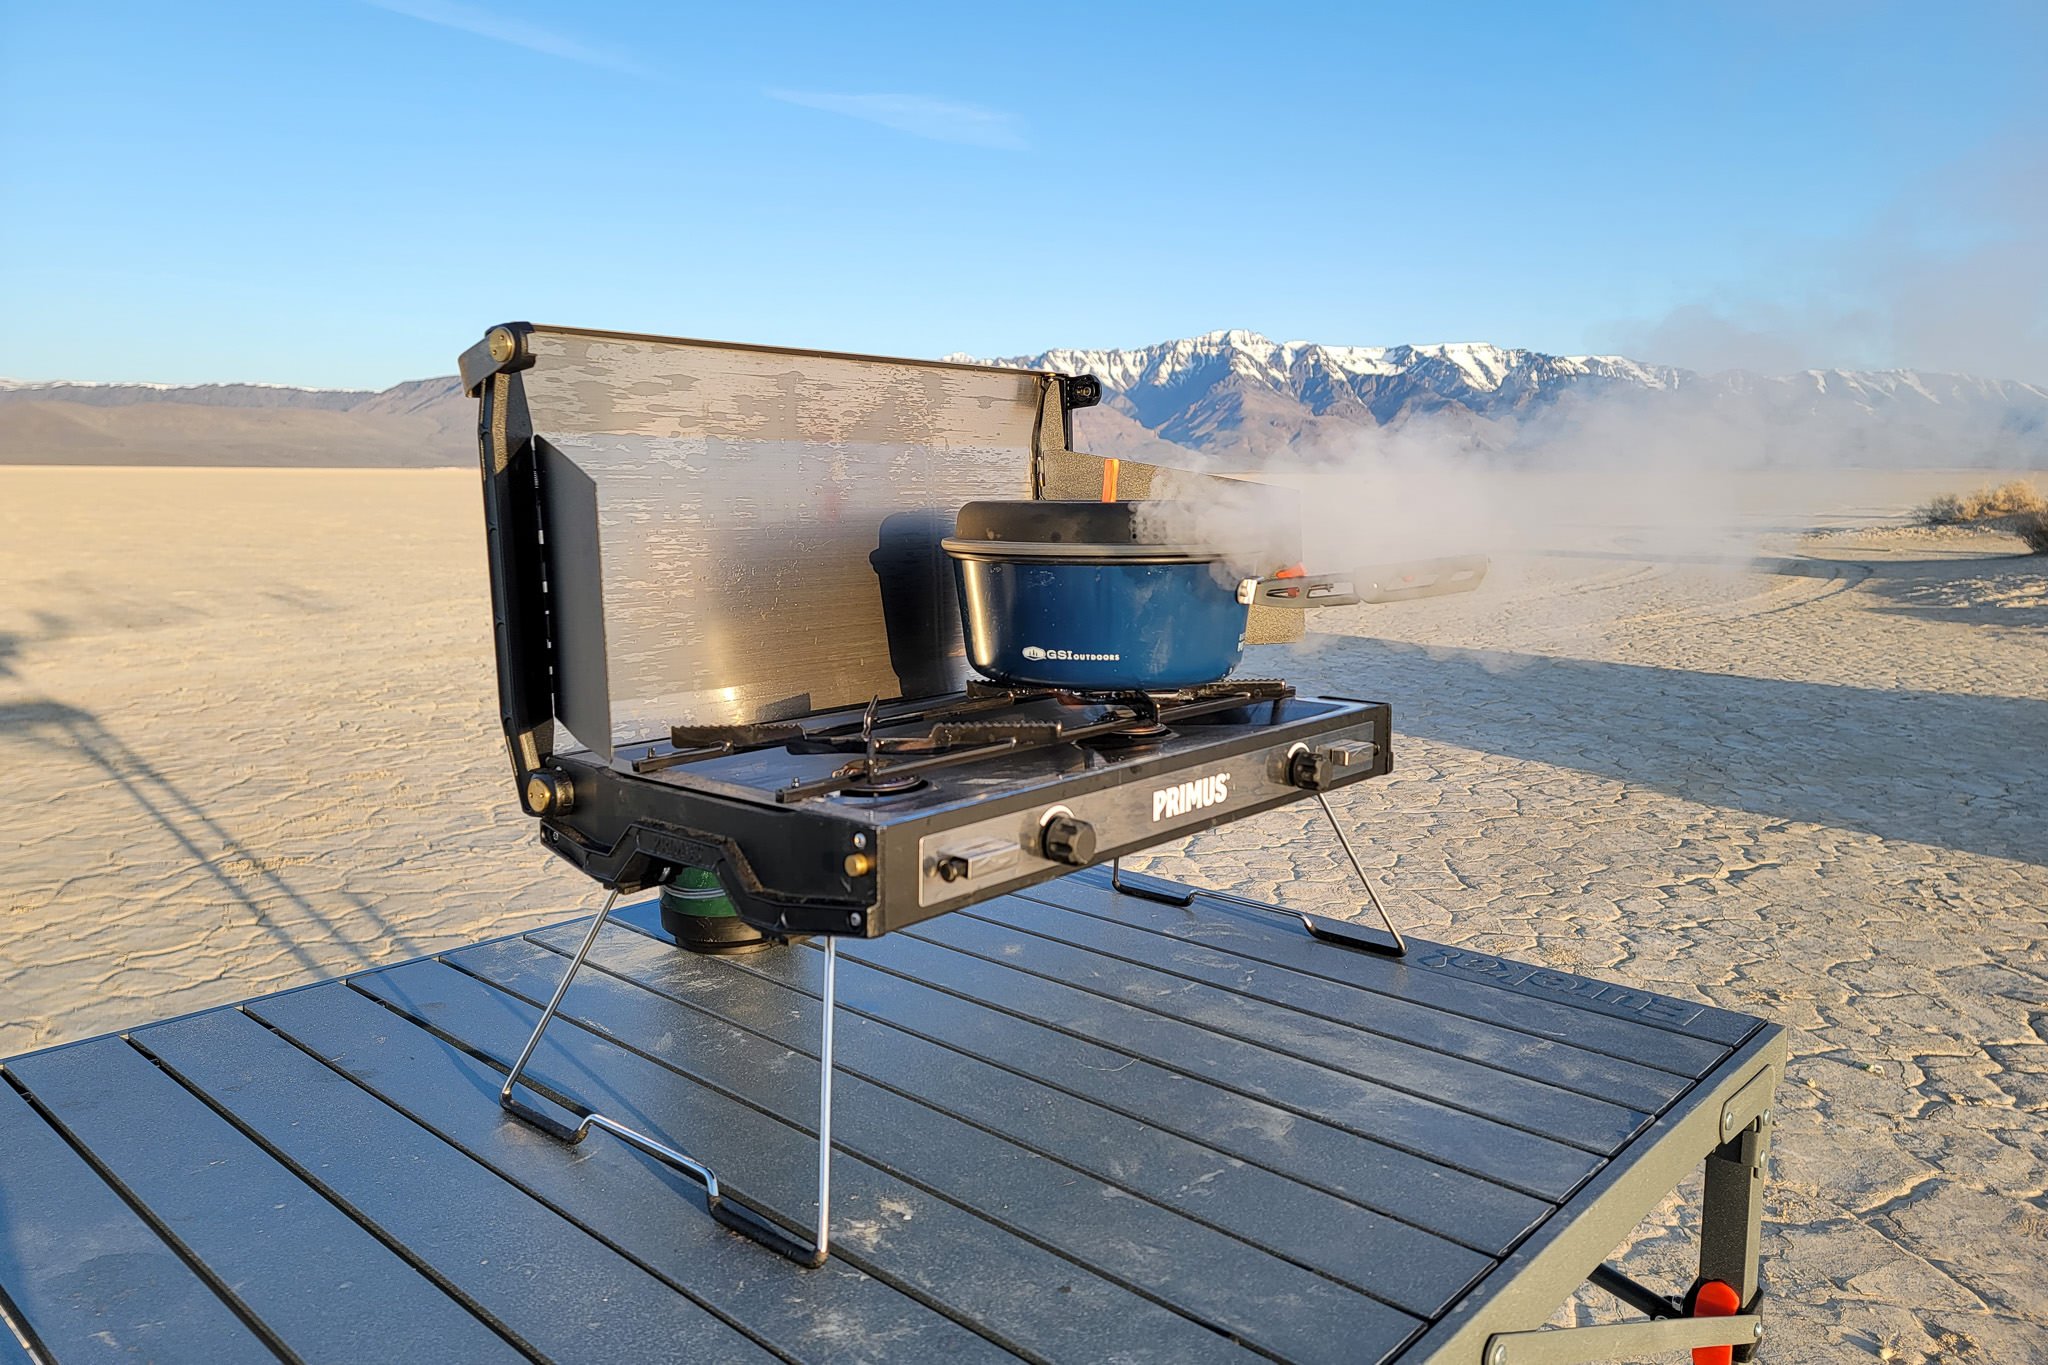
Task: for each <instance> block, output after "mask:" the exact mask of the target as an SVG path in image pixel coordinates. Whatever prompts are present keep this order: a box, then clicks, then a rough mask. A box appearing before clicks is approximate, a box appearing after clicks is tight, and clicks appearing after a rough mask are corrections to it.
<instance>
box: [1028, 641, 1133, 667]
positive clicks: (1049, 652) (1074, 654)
mask: <svg viewBox="0 0 2048 1365" xmlns="http://www.w3.org/2000/svg"><path fill="white" fill-rule="evenodd" d="M1024 657H1025V658H1027V659H1029V660H1031V661H1032V662H1033V663H1037V662H1038V661H1039V660H1040V659H1071V660H1076V661H1078V662H1082V663H1105V664H1113V663H1118V662H1120V661H1122V659H1123V657H1124V656H1123V655H1121V654H1083V653H1081V652H1080V651H1078V650H1073V649H1040V648H1039V647H1038V646H1037V645H1026V646H1024Z"/></svg>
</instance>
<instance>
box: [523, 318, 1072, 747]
mask: <svg viewBox="0 0 2048 1365" xmlns="http://www.w3.org/2000/svg"><path fill="white" fill-rule="evenodd" d="M529 346H530V348H531V350H532V353H533V356H534V364H533V367H532V368H531V369H529V370H527V371H525V373H524V375H523V379H524V382H525V387H526V396H527V403H528V407H529V409H530V410H531V413H532V417H533V428H534V432H535V434H536V435H537V436H538V437H539V438H540V440H541V441H542V442H543V443H544V450H545V452H546V460H545V461H544V465H543V475H542V477H543V482H544V484H545V485H547V487H546V488H545V489H544V496H545V497H546V501H547V503H548V507H549V520H550V529H549V535H550V539H551V542H554V543H551V544H550V546H549V547H548V554H547V563H548V573H549V577H550V583H549V594H548V595H549V601H550V604H551V610H552V611H553V613H554V614H555V616H556V618H557V619H555V620H553V622H552V623H551V629H550V633H551V635H552V637H553V640H554V642H555V654H556V688H557V692H558V703H559V713H560V716H561V719H562V721H563V723H564V724H565V726H566V727H567V728H568V729H569V730H570V731H571V733H572V734H573V735H574V736H575V738H576V740H577V741H578V742H579V743H581V744H582V745H584V746H586V747H588V748H591V749H594V750H597V751H599V752H601V753H604V754H606V755H609V754H610V753H611V751H612V749H613V747H614V746H616V745H620V744H627V743H633V742H637V741H643V740H649V739H656V738H665V737H666V736H667V734H668V728H669V727H670V726H671V725H731V724H749V723H753V722H758V721H766V720H777V719H784V718H788V717H791V716H795V715H799V714H802V713H803V712H806V711H812V710H818V709H823V708H827V707H832V706H841V705H848V704H852V703H856V702H862V701H866V700H867V699H868V698H869V697H871V696H874V695H876V694H878V693H879V694H880V695H882V696H885V697H892V696H914V695H921V694H925V693H930V692H937V691H944V690H947V689H949V688H954V687H958V686H960V685H961V682H962V681H963V679H964V678H965V676H966V672H967V670H966V664H965V658H964V652H963V649H962V645H961V638H960V624H959V608H958V599H957V596H956V593H955V589H954V585H953V577H952V566H951V564H950V563H949V562H948V561H947V559H946V557H945V555H944V553H943V552H942V551H941V550H940V548H939V545H938V542H939V540H940V539H941V538H943V537H944V536H946V535H949V534H951V531H952V525H953V516H954V513H955V511H956V510H957V509H958V508H959V506H960V505H961V504H962V503H964V502H969V501H972V500H973V499H976V498H1020V497H1029V496H1030V494H1031V470H1032V450H1033V444H1034V439H1035V438H1037V437H1039V436H1040V435H1044V436H1045V437H1046V440H1047V444H1049V445H1050V444H1053V443H1055V442H1056V440H1057V436H1056V434H1053V433H1047V432H1045V431H1044V429H1043V424H1044V419H1043V417H1042V411H1043V410H1044V408H1045V406H1046V391H1047V388H1048V387H1049V386H1048V385H1047V384H1046V383H1045V381H1044V379H1043V378H1042V377H1041V376H1039V375H1036V374H1031V373H1027V372H1023V371H999V370H983V369H971V368H960V367H950V366H944V365H931V364H919V363H915V362H907V361H891V360H871V359H864V358H855V357H847V356H827V355H810V354H804V353H800V352H782V351H768V350H753V349H748V348H740V347H725V346H718V345H712V344H705V343H697V342H679V341H667V340H658V339H653V338H633V337H615V336H601V335H589V334H583V333H577V332H567V331H554V330H549V329H546V328H541V329H537V330H536V331H535V332H534V333H533V335H532V336H531V338H530V340H529ZM1050 408H1051V411H1052V412H1053V413H1054V417H1053V421H1054V422H1055V423H1056V422H1057V415H1056V414H1057V404H1056V400H1055V401H1054V402H1053V403H1052V404H1051V405H1050Z"/></svg>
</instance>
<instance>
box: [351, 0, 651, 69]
mask: <svg viewBox="0 0 2048 1365" xmlns="http://www.w3.org/2000/svg"><path fill="white" fill-rule="evenodd" d="M363 3H364V4H366V5H370V6H373V7H374V8H377V9H381V10H389V11H390V12H391V13H393V14H402V15H404V16H405V17H406V18H408V19H418V20H419V21H420V22H421V23H426V24H434V25H437V26H439V27H441V28H452V29H454V30H455V31H456V32H458V33H473V34H475V35H476V36H477V37H479V38H489V39H490V40H491V41H492V42H497V43H509V44H510V45H511V46H513V47H523V48H525V49H526V50H527V51H528V52H538V53H540V54H542V55H543V56H547V57H559V58H561V59H562V60H563V61H565V62H578V63H581V64H582V65H584V66H597V67H603V68H604V69H606V70H608V71H624V72H628V73H630V74H632V75H636V76H640V75H645V74H646V68H645V67H643V66H641V65H640V64H639V63H638V62H635V61H634V60H633V59H632V58H630V57H627V56H626V55H624V54H623V53H619V52H612V51H609V50H607V49H605V48H601V47H593V46H592V45H591V44H589V43H585V42H580V41H578V40H577V39H575V38H571V37H570V36H569V35H567V34H566V33H557V32H555V31H554V30H553V29H550V28H543V27H542V26H541V25H539V24H530V23H527V22H526V21H525V20H523V19H513V18H510V17H508V16H506V15H502V14H497V13H493V12H492V11H490V10H487V9H484V8H483V7H481V6H479V5H467V4H463V3H461V0H363Z"/></svg>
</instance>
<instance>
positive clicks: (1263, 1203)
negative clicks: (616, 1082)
mask: <svg viewBox="0 0 2048 1365" xmlns="http://www.w3.org/2000/svg"><path fill="white" fill-rule="evenodd" d="M532 937H533V939H534V940H535V941H536V942H540V943H545V944H548V945H549V946H551V947H555V948H557V949H559V950H563V951H570V950H573V947H574V944H573V942H571V941H570V940H571V939H572V938H574V937H576V936H575V935H574V933H573V931H571V932H570V933H569V934H562V933H540V934H535V935H533V936H532ZM771 956H772V957H773V958H774V960H775V961H776V962H777V963H793V964H794V965H796V966H797V967H799V968H800V969H801V970H802V974H803V975H804V976H805V977H806V978H807V979H806V980H803V981H798V982H792V983H791V987H792V989H785V988H784V987H783V986H780V985H774V984H770V983H771V982H773V981H775V980H777V978H778V977H781V976H784V975H787V973H777V974H776V975H774V976H769V975H767V974H765V973H764V974H762V976H761V978H760V979H758V980H756V981H751V982H749V983H747V986H748V990H749V992H750V995H751V992H754V991H759V992H764V993H766V994H767V995H768V996H769V997H770V999H771V1000H775V999H776V998H777V997H782V996H785V995H786V996H787V997H788V1000H787V1012H786V1013H785V1012H784V1011H783V1010H782V1009H778V1008H775V1007H774V1005H773V1004H771V1005H770V1007H769V1008H766V1009H758V1010H757V1009H754V1008H752V1007H751V1004H750V1006H749V1008H747V1009H746V1010H745V1014H746V1016H747V1019H748V1021H749V1023H750V1026H751V1027H754V1028H757V1029H759V1030H760V1031H761V1032H763V1033H765V1034H766V1035H767V1036H768V1037H770V1038H772V1039H774V1040H775V1041H776V1042H778V1043H781V1044H782V1045H783V1046H785V1047H790V1048H794V1049H797V1050H801V1051H804V1052H805V1053H807V1054H810V1053H815V1050H816V1046H817V1038H818V1031H819V1015H820V1013H821V1010H820V1007H819V1002H818V1000H817V999H816V998H815V997H816V996H817V995H818V994H819V993H820V992H821V991H822V986H823V965H824V964H823V958H822V957H821V956H820V955H819V954H817V953H794V954H773V955H771ZM591 961H592V962H593V963H595V964H596V965H598V966H601V967H602V968H603V969H604V970H606V971H608V972H612V973H614V974H616V975H618V976H621V977H623V978H625V979H626V980H628V981H631V982H633V983H634V984H635V985H639V986H643V987H645V988H646V989H648V990H650V991H655V992H657V993H659V994H661V995H664V996H667V997H669V998H670V999H673V1000H677V1001H681V1002H686V1003H691V1004H695V1005H697V1006H698V1007H699V1008H702V1009H705V1010H707V1011H709V1012H711V1013H714V1014H721V1015H724V1014H726V1011H725V1010H723V1009H721V1008H720V1007H719V1005H720V1002H721V1001H730V1000H732V999H734V998H735V995H736V993H735V992H734V991H732V990H730V989H728V987H730V986H731V985H732V984H733V983H732V974H733V973H734V971H735V970H738V971H741V972H747V971H748V968H749V965H750V964H749V963H748V961H747V959H746V958H744V957H741V958H724V959H718V958H705V957H699V956H697V955H695V954H688V953H679V952H677V951H675V949H674V948H671V947H667V946H665V945H663V944H661V943H658V942H656V941H654V940H652V939H649V938H646V937H644V936H643V935H640V934H637V933H629V932H627V931H625V930H623V929H619V930H612V931H607V933H606V934H605V935H604V936H603V937H601V938H600V939H599V941H598V944H597V947H596V949H595V950H594V952H593V954H592V957H591ZM748 974H749V975H752V973H748ZM798 990H801V991H803V992H804V993H803V994H797V993H796V992H797V991H798ZM837 1031H838V1037H837V1043H836V1048H837V1051H836V1053H835V1056H836V1059H837V1064H838V1065H839V1067H841V1068H842V1069H843V1070H844V1071H845V1072H847V1073H849V1074H853V1075H860V1076H865V1077H867V1078H868V1079H870V1080H874V1081H877V1082H879V1083H881V1084H884V1085H887V1086H889V1087H891V1088H892V1089H895V1090H897V1091H899V1092H901V1093H903V1094H906V1095H909V1096H910V1097H912V1098H914V1099H916V1100H918V1101H920V1102H922V1103H924V1104H927V1105H930V1106H932V1107H935V1108H940V1109H944V1110H946V1111H948V1112H951V1113H954V1114H957V1115H959V1116H960V1117H962V1118H964V1119H966V1120H967V1121H969V1122H970V1123H974V1124H978V1125H980V1126H981V1127H984V1128H987V1129H989V1130H991V1131H993V1132H998V1133H1001V1134H1002V1135H1003V1136H1005V1137H1007V1138H1009V1139H1011V1140H1013V1141H1016V1142H1019V1143H1022V1144H1025V1145H1027V1146H1029V1147H1030V1148H1032V1149H1033V1150H1034V1151H1038V1152H1041V1153H1052V1154H1056V1155H1059V1156H1061V1157H1062V1158H1063V1159H1064V1160H1066V1161H1067V1162H1068V1163H1070V1164H1074V1165H1077V1166H1079V1167H1080V1168H1082V1169H1083V1170H1085V1171H1087V1172H1088V1173H1089V1174H1091V1175H1094V1176H1096V1177H1097V1178H1099V1179H1101V1180H1104V1181H1106V1182H1108V1183H1110V1184H1113V1185H1117V1186H1119V1187H1121V1188H1123V1189H1126V1190H1129V1191H1131V1192H1132V1193H1134V1194H1138V1195H1141V1196H1144V1197H1146V1198H1149V1199H1152V1200H1153V1201H1155V1202H1157V1203H1160V1204H1163V1205H1165V1206H1167V1207H1169V1208H1173V1209H1175V1210H1177V1211H1179V1212H1181V1213H1183V1214H1186V1215H1187V1216H1189V1217H1193V1218H1196V1219H1199V1220H1201V1221H1204V1222H1208V1223H1209V1224H1211V1225H1212V1226H1214V1227H1217V1228H1219V1229H1220V1230H1222V1231H1224V1232H1228V1233H1231V1234H1233V1235H1235V1236H1238V1237H1242V1238H1243V1239H1245V1240H1246V1241H1249V1242H1252V1243H1254V1244H1255V1245H1258V1246H1262V1247H1265V1248H1267V1249H1268V1250H1271V1251H1274V1252H1276V1253H1278V1254H1280V1255H1283V1256H1285V1257H1287V1258H1288V1259H1290V1260H1293V1261H1295V1262H1296V1263H1298V1264H1302V1265H1309V1266H1312V1267H1314V1268H1315V1269H1316V1270H1318V1271H1321V1272H1322V1273H1324V1274H1327V1275H1330V1276H1332V1277H1334V1278H1336V1279H1338V1280H1340V1281H1342V1282H1344V1283H1346V1284H1349V1285H1352V1286H1354V1287H1356V1288H1359V1289H1362V1290H1364V1291H1366V1292H1368V1293H1371V1294H1373V1295H1374V1296H1375V1297H1377V1298H1381V1299H1384V1300H1385V1301H1387V1302H1389V1303H1392V1304H1394V1305H1395V1306H1396V1307H1399V1308H1403V1309H1406V1310H1407V1311H1409V1312H1411V1313H1417V1314H1421V1315H1425V1316H1426V1315H1431V1314H1434V1313H1436V1312H1439V1311H1441V1310H1442V1309H1443V1308H1445V1307H1446V1306H1448V1305H1449V1303H1450V1302H1451V1300H1452V1299H1453V1298H1455V1297H1456V1296H1457V1295H1458V1294H1459V1293H1461V1292H1462V1291H1463V1289H1464V1288H1465V1287H1466V1286H1467V1285H1468V1284H1470V1283H1471V1282H1472V1280H1473V1278H1474V1277H1475V1276H1477V1275H1478V1274H1480V1273H1481V1272H1482V1271H1484V1270H1485V1268H1486V1267H1487V1266H1488V1265H1490V1264H1491V1261H1490V1260H1489V1259H1488V1258H1487V1257H1485V1256H1482V1255H1480V1254H1479V1253H1477V1252H1475V1251H1471V1250H1468V1249H1467V1248H1464V1247H1461V1246H1458V1245H1456V1244H1455V1243H1452V1242H1449V1241H1447V1240H1445V1239H1443V1238H1440V1237H1437V1236H1435V1235H1434V1234H1431V1233H1427V1232H1424V1231H1421V1230H1420V1229H1417V1228H1412V1227H1409V1226H1408V1225H1406V1224H1403V1223H1399V1222H1396V1221H1395V1220H1393V1219H1391V1218H1387V1217H1384V1216H1382V1215H1380V1214H1376V1213H1372V1212H1370V1211H1368V1210H1365V1209H1362V1208H1360V1207H1359V1206H1357V1205H1355V1204H1352V1203H1349V1202H1347V1201H1344V1200H1341V1199H1338V1198H1336V1197H1335V1196H1332V1195H1329V1194H1325V1193H1323V1192H1321V1191H1319V1190H1315V1189H1313V1188H1311V1187H1309V1186H1306V1185H1303V1184H1300V1183H1299V1182H1297V1181H1294V1180H1290V1179H1288V1178H1287V1177H1284V1176H1281V1175H1277V1174H1275V1173H1273V1172H1271V1171H1267V1170H1265V1169H1263V1168H1261V1167H1257V1166H1250V1165H1247V1164H1245V1163H1244V1162H1241V1161H1238V1160H1235V1159H1233V1158H1230V1157H1227V1156H1224V1155H1222V1154H1221V1153H1219V1152H1217V1151H1216V1150H1215V1149H1213V1148H1210V1147H1205V1146H1203V1145H1201V1144H1199V1143H1196V1142H1192V1141H1189V1140H1188V1139H1185V1138H1181V1137H1176V1136H1175V1135H1173V1134H1171V1133H1167V1132H1164V1131H1162V1130H1160V1129H1157V1128H1153V1127H1150V1126H1148V1125H1146V1124H1143V1123H1139V1122H1137V1121H1135V1120H1133V1119H1129V1118H1126V1117H1125V1116H1123V1115H1121V1114H1117V1113H1115V1112H1114V1111H1112V1110H1108V1109H1104V1108H1102V1107H1101V1106H1099V1105H1095V1104H1092V1103H1089V1102H1088V1101H1086V1100H1082V1099H1080V1098H1078V1097H1076V1096H1073V1095H1070V1094H1067V1093H1065V1092H1063V1091H1059V1090H1055V1089H1053V1088H1052V1087H1050V1086H1046V1085H1044V1084H1041V1083H1039V1082H1036V1081H1032V1080H1029V1079H1027V1078H1025V1077H1021V1076H1017V1075H1015V1074H1013V1073H1011V1072H1007V1071H1003V1070H1000V1069H998V1068H997V1067H995V1066H993V1065H991V1064H990V1063H987V1062H984V1061H982V1060H980V1059H978V1058H975V1057H970V1056H968V1055H966V1054H964V1053H960V1052H954V1051H949V1050H948V1049H946V1048H943V1047H941V1046H939V1045H938V1044H936V1043H932V1042H928V1041H926V1040H924V1039H922V1038H918V1037H916V1036H915V1035H912V1034H908V1033H905V1032H903V1031H901V1030H899V1029H895V1028H891V1027H889V1026H887V1025H885V1024H882V1023H879V1022H877V1021H875V1020H872V1019H869V1018H866V1017H864V1016H862V1015H859V1014H856V1013H854V1012H853V1011H851V1010H848V1009H843V1008H842V1009H841V1010H840V1011H839V1017H838V1024H837Z"/></svg>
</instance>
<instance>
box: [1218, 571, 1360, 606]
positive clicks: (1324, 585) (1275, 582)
mask: <svg viewBox="0 0 2048 1365" xmlns="http://www.w3.org/2000/svg"><path fill="white" fill-rule="evenodd" d="M1237 600H1238V601H1239V602H1242V603H1243V604H1244V605H1245V606H1248V607H1252V606H1258V607H1284V608H1287V609H1289V610H1292V611H1307V610H1308V609H1309V608H1311V607H1355V606H1357V605H1358V604H1359V603H1360V602H1362V601H1364V600H1365V599H1364V598H1362V597H1360V596H1359V595H1358V593H1357V591H1356V590H1355V589H1354V588H1353V587H1352V585H1351V580H1350V579H1348V578H1340V577H1337V576H1335V575H1332V574H1305V575H1296V576H1294V577H1292V578H1247V579H1245V580H1244V581H1243V582H1241V583H1239V584H1238V585H1237Z"/></svg>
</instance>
